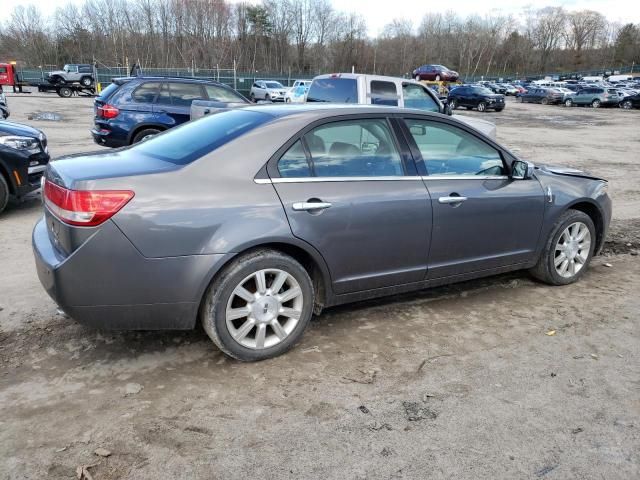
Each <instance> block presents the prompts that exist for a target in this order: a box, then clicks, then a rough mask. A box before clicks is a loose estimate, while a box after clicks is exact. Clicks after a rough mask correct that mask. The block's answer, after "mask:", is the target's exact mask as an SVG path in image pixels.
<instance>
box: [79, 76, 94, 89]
mask: <svg viewBox="0 0 640 480" xmlns="http://www.w3.org/2000/svg"><path fill="white" fill-rule="evenodd" d="M92 83H93V80H91V77H82V78H81V79H80V85H82V86H83V87H90V86H91V84H92Z"/></svg>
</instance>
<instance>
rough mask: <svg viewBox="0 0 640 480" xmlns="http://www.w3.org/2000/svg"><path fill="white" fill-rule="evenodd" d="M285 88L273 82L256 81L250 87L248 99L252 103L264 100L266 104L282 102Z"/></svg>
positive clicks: (285, 91) (285, 92)
mask: <svg viewBox="0 0 640 480" xmlns="http://www.w3.org/2000/svg"><path fill="white" fill-rule="evenodd" d="M287 90H288V89H287V88H286V87H285V86H283V85H282V84H281V83H280V82H276V81H275V80H256V81H255V82H254V84H253V85H252V86H251V91H250V93H249V98H250V99H251V101H252V102H256V101H258V100H265V101H267V102H284V99H285V95H286V94H287Z"/></svg>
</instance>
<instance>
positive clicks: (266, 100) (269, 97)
mask: <svg viewBox="0 0 640 480" xmlns="http://www.w3.org/2000/svg"><path fill="white" fill-rule="evenodd" d="M264 101H265V102H270V101H271V96H270V95H269V94H268V93H267V94H266V95H265V96H264Z"/></svg>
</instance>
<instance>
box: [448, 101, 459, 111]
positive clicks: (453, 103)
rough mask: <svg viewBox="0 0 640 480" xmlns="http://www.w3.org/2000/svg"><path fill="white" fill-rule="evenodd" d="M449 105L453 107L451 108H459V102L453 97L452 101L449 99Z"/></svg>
mask: <svg viewBox="0 0 640 480" xmlns="http://www.w3.org/2000/svg"><path fill="white" fill-rule="evenodd" d="M449 106H450V107H451V110H455V109H456V108H458V104H457V103H456V100H455V98H452V99H451V101H449Z"/></svg>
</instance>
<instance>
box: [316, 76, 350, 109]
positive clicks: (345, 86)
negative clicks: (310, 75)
mask: <svg viewBox="0 0 640 480" xmlns="http://www.w3.org/2000/svg"><path fill="white" fill-rule="evenodd" d="M307 102H331V103H357V102H358V87H357V84H356V80H355V79H354V78H321V79H317V80H314V81H313V83H312V84H311V88H310V89H309V94H308V95H307Z"/></svg>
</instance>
